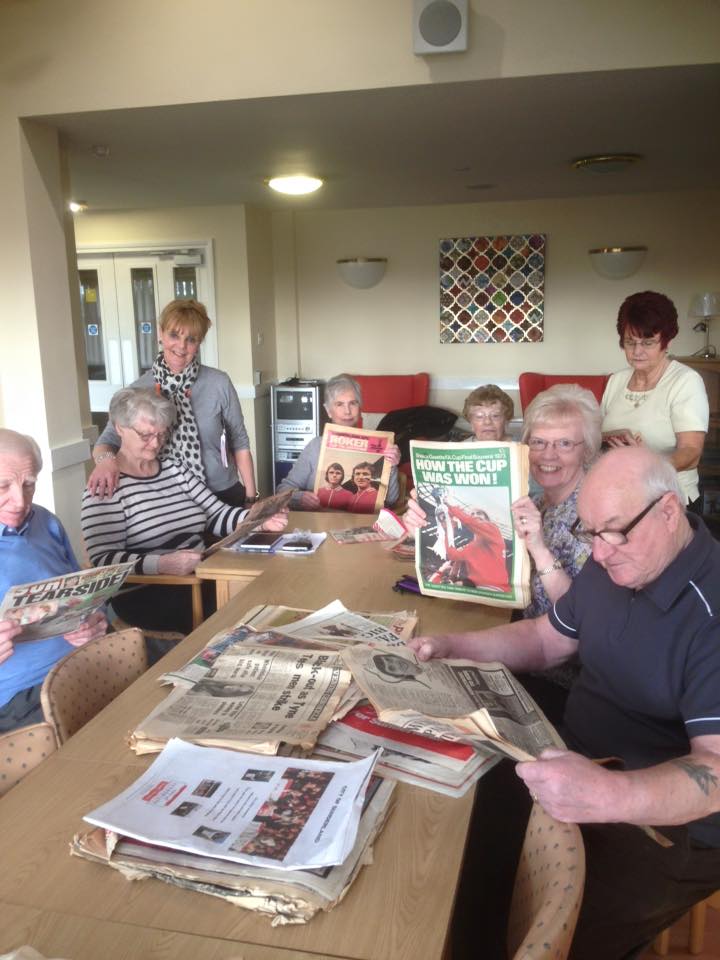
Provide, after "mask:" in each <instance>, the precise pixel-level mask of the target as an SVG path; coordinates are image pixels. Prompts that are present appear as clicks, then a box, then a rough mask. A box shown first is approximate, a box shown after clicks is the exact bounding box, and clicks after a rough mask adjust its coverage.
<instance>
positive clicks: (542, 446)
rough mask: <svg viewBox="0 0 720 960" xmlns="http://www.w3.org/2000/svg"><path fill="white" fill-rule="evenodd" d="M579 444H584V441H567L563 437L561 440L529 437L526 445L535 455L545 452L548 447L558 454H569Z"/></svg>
mask: <svg viewBox="0 0 720 960" xmlns="http://www.w3.org/2000/svg"><path fill="white" fill-rule="evenodd" d="M581 443H585V441H584V440H567V439H566V438H564V437H563V438H562V439H561V440H543V439H542V438H541V437H530V438H529V439H528V442H527V445H528V446H529V447H530V449H531V450H535V451H536V452H537V453H539V452H540V451H541V450H547V448H548V447H552V448H553V450H559V451H560V453H569V452H570V451H571V450H572V448H573V447H579V446H580V444H581Z"/></svg>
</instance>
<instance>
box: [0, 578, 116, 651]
mask: <svg viewBox="0 0 720 960" xmlns="http://www.w3.org/2000/svg"><path fill="white" fill-rule="evenodd" d="M134 566H135V564H134V563H114V564H111V565H110V566H108V567H93V568H92V569H91V570H78V571H77V572H75V573H65V574H63V575H62V576H60V577H50V578H49V579H48V580H36V581H35V582H34V583H23V584H20V585H19V586H16V587H10V589H9V590H8V591H7V593H6V594H5V596H4V597H3V600H2V604H1V605H0V620H10V621H11V622H12V623H16V624H18V625H19V626H20V627H22V633H20V634H19V635H18V636H17V637H15V643H18V642H19V641H21V640H44V639H46V638H47V637H57V636H64V635H65V634H66V633H72V632H73V630H77V629H78V627H80V626H81V625H82V624H83V623H84V622H85V621H86V620H87V618H88V617H89V616H90V614H91V613H93V611H95V610H97V609H99V608H100V607H102V606H103V604H105V603H107V602H108V600H110V599H111V598H112V597H113V596H114V595H115V594H116V593H117V591H118V590H119V589H120V587H121V586H122V585H123V583H124V582H125V578H126V577H127V575H128V574H129V573H131V572H132V570H133V568H134Z"/></svg>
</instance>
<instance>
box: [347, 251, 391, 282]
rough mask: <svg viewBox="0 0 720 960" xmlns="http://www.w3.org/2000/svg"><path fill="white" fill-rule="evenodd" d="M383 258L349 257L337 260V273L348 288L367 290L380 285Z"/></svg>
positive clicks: (385, 261)
mask: <svg viewBox="0 0 720 960" xmlns="http://www.w3.org/2000/svg"><path fill="white" fill-rule="evenodd" d="M385 267H387V260H386V259H385V257H351V258H349V259H347V260H338V261H337V268H338V273H339V274H340V276H341V277H342V278H343V280H344V281H345V283H347V284H348V286H350V287H358V288H359V289H367V288H368V287H374V286H375V285H376V284H377V283H380V281H381V280H382V278H383V277H384V276H385Z"/></svg>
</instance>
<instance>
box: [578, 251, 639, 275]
mask: <svg viewBox="0 0 720 960" xmlns="http://www.w3.org/2000/svg"><path fill="white" fill-rule="evenodd" d="M646 253H647V247H596V248H595V249H594V250H588V254H589V256H590V263H591V264H592V266H593V270H594V271H595V272H596V273H598V274H600V276H601V277H605V278H606V279H608V280H624V279H625V278H626V277H631V276H632V275H633V274H634V273H636V272H637V271H638V270H639V269H640V266H641V264H642V262H643V260H644V259H645V254H646Z"/></svg>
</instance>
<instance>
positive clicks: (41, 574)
mask: <svg viewBox="0 0 720 960" xmlns="http://www.w3.org/2000/svg"><path fill="white" fill-rule="evenodd" d="M41 467H42V458H41V456H40V449H39V447H38V445H37V444H36V443H35V441H34V440H33V439H32V438H31V437H26V436H23V435H22V434H20V433H15V431H14V430H0V597H3V596H5V593H6V592H7V590H8V589H9V588H10V587H14V586H17V585H18V584H22V583H32V582H33V581H34V580H45V579H47V578H48V577H56V576H60V575H62V574H66V573H72V572H73V571H74V570H77V569H79V564H78V562H77V560H76V559H75V555H74V554H73V551H72V547H71V546H70V542H69V540H68V538H67V534H66V533H65V530H64V529H63V526H62V524H61V523H60V521H59V520H58V518H57V517H56V516H55V515H54V514H52V513H50V511H49V510H45V509H44V507H39V506H33V502H32V500H33V494H34V493H35V481H36V479H37V475H38V473H39V472H40V469H41ZM106 630H107V620H106V619H105V616H104V614H102V613H100V612H99V611H96V612H95V613H93V614H91V615H90V617H89V618H88V620H87V621H86V623H85V624H84V625H83V626H82V627H81V628H80V629H79V630H75V631H74V632H73V633H68V634H66V635H65V636H64V637H49V638H48V639H46V640H34V641H32V642H30V643H18V642H16V638H17V636H18V634H20V632H21V628H20V627H19V626H17V625H16V624H13V623H11V622H10V621H9V620H3V621H0V732H5V731H8V730H14V729H16V728H17V727H21V726H26V725H27V724H31V723H37V722H38V721H40V720H42V709H41V707H40V688H41V686H42V682H43V680H44V678H45V675H46V674H47V673H48V671H49V670H50V668H51V667H52V666H53V665H54V664H55V663H57V661H58V660H60V659H61V658H62V657H64V656H65V655H66V654H67V653H70V652H71V651H72V649H73V647H79V646H82V645H83V644H84V643H87V641H88V640H91V639H93V638H94V637H98V636H102V635H103V634H104V633H105V631H106Z"/></svg>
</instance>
